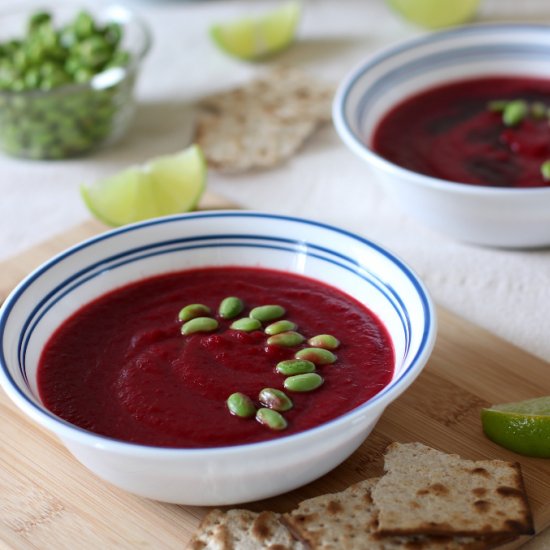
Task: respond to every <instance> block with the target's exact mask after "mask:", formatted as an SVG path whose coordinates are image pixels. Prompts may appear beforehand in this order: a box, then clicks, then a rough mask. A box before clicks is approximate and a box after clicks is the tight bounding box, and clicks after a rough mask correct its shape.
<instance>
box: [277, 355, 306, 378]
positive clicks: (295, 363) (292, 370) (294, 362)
mask: <svg viewBox="0 0 550 550" xmlns="http://www.w3.org/2000/svg"><path fill="white" fill-rule="evenodd" d="M275 370H276V371H277V372H278V373H279V374H283V375H284V376H294V375H295V374H305V373H307V372H314V371H315V365H314V364H313V363H312V362H311V361H306V360H305V359H286V360H285V361H280V362H279V363H277V366H276V367H275Z"/></svg>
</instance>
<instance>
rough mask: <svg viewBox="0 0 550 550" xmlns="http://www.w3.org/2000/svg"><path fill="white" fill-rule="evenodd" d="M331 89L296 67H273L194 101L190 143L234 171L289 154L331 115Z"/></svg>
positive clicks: (210, 161) (213, 164)
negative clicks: (196, 106)
mask: <svg viewBox="0 0 550 550" xmlns="http://www.w3.org/2000/svg"><path fill="white" fill-rule="evenodd" d="M333 95H334V87H333V86H332V85H330V86H329V85H327V84H325V83H321V82H318V81H316V80H315V79H312V78H311V76H309V75H306V74H305V73H302V72H301V71H298V70H297V69H288V68H281V67H279V68H276V69H274V70H272V71H271V72H269V73H266V74H265V75H264V76H262V77H260V78H258V79H256V80H253V81H251V82H250V83H248V84H245V85H243V86H241V87H239V88H235V89H233V90H229V91H227V92H222V93H219V94H216V95H212V96H210V97H207V98H205V99H203V100H202V101H201V102H200V103H199V115H198V118H197V125H196V135H195V142H196V143H197V144H198V145H199V146H200V147H201V148H202V150H203V152H204V155H205V157H206V161H207V163H208V165H209V166H210V167H212V168H215V169H217V170H219V171H222V172H229V173H237V172H244V171H247V170H251V169H256V168H270V167H273V166H275V165H277V164H279V163H281V162H283V161H285V160H286V159H288V158H289V157H291V156H292V155H293V154H294V153H295V152H296V151H297V150H298V149H299V148H300V147H301V146H302V144H303V143H304V142H305V141H306V140H307V139H308V137H309V136H311V135H312V134H313V132H315V130H316V129H317V128H318V127H319V125H320V124H322V123H324V122H327V121H329V120H330V119H331V103H332V97H333Z"/></svg>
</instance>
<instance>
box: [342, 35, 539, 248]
mask: <svg viewBox="0 0 550 550" xmlns="http://www.w3.org/2000/svg"><path fill="white" fill-rule="evenodd" d="M546 74H550V27H548V26H546V25H545V26H542V25H472V26H466V27H459V28H456V29H453V30H449V31H444V32H438V33H434V34H430V35H428V36H427V37H423V38H420V39H415V40H411V41H408V42H405V43H402V44H400V45H397V46H395V47H392V48H390V49H388V50H385V51H383V52H381V53H378V54H376V55H374V56H372V57H370V58H369V59H368V60H366V61H365V62H363V63H362V64H361V65H359V66H358V67H357V68H355V69H354V70H353V71H352V72H351V73H350V74H349V75H348V76H347V77H346V78H345V79H344V81H343V82H342V83H341V85H340V86H339V89H338V92H337V94H336V96H335V99H334V104H333V119H334V123H335V126H336V130H337V132H338V134H339V135H340V137H341V139H342V140H343V141H344V143H345V144H346V145H347V146H348V147H349V148H350V149H351V150H352V151H353V152H354V153H356V154H357V155H358V156H359V157H360V158H362V159H363V160H365V161H366V163H367V164H368V166H369V168H370V169H371V174H373V175H374V176H375V177H376V178H377V179H378V181H379V182H380V183H381V184H382V186H383V187H384V189H385V190H386V192H387V193H388V194H389V195H390V196H391V197H392V199H393V200H394V201H395V203H396V204H398V205H399V206H400V207H401V208H402V209H403V211H404V212H406V213H408V214H409V215H410V216H411V217H414V218H417V219H418V220H420V221H421V222H423V223H425V224H427V225H428V226H430V227H432V228H433V229H436V230H438V231H441V232H442V233H445V234H447V235H448V236H450V237H453V238H455V239H458V240H461V241H466V242H469V243H475V244H480V245H488V246H496V247H538V246H546V245H549V244H550V187H546V188H529V189H525V188H524V189H510V188H507V189H504V188H494V187H489V186H478V185H469V184H464V183H460V182H454V183H452V182H448V181H444V180H441V179H437V178H433V177H429V176H426V175H422V174H418V173H415V172H412V171H410V170H407V169H405V168H401V167H400V166H397V165H395V164H393V163H391V162H389V161H387V160H385V159H384V158H382V157H381V156H379V155H378V154H377V153H375V152H374V151H373V150H372V148H371V143H372V136H373V132H374V130H375V128H376V126H377V124H378V123H379V121H380V120H381V118H382V117H383V115H384V114H385V113H387V112H388V111H389V110H390V109H391V108H392V107H393V106H395V105H396V104H398V103H400V102H401V101H402V100H404V99H405V98H407V97H410V96H411V95H413V94H415V93H417V92H420V91H421V90H426V89H429V88H432V87H434V86H437V85H439V84H443V83H449V82H452V81H457V80H464V79H467V78H475V77H485V76H491V75H493V76H502V75H512V76H514V75H516V76H535V77H541V75H546ZM495 94H497V95H498V90H495ZM404 131H406V129H404Z"/></svg>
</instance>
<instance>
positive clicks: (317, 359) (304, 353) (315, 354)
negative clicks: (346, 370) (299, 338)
mask: <svg viewBox="0 0 550 550" xmlns="http://www.w3.org/2000/svg"><path fill="white" fill-rule="evenodd" d="M294 357H295V358H296V359H306V360H307V361H311V362H312V363H314V364H315V365H330V364H331V363H334V362H335V361H336V355H334V353H332V352H331V351H330V350H328V349H323V348H304V349H301V350H300V351H297V352H296V353H295V354H294Z"/></svg>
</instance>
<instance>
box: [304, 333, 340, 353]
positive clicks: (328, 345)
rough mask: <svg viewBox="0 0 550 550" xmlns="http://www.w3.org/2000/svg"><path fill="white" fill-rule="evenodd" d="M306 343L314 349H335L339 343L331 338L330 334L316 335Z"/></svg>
mask: <svg viewBox="0 0 550 550" xmlns="http://www.w3.org/2000/svg"><path fill="white" fill-rule="evenodd" d="M307 343H308V344H309V345H310V346H313V347H314V348H323V349H330V350H332V349H337V348H338V347H339V346H340V341H339V340H338V339H337V338H335V337H334V336H332V334H318V335H317V336H313V337H312V338H310V339H309V340H308V341H307Z"/></svg>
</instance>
